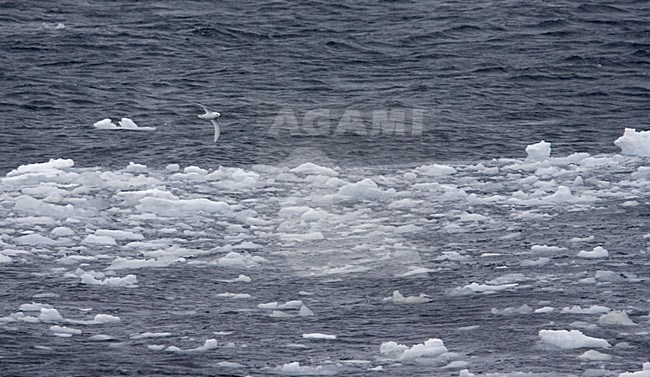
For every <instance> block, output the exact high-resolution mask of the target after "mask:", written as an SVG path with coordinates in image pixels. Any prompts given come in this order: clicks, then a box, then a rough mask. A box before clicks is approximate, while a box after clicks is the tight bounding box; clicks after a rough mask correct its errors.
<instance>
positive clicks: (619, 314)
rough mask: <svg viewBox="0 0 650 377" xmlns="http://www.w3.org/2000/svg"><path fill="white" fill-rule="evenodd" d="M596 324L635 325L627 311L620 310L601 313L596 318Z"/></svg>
mask: <svg viewBox="0 0 650 377" xmlns="http://www.w3.org/2000/svg"><path fill="white" fill-rule="evenodd" d="M598 324H599V325H601V326H635V325H636V323H634V322H633V321H632V320H631V319H630V317H628V316H627V313H626V312H624V311H622V310H615V311H612V312H609V313H607V314H603V315H601V316H600V318H598Z"/></svg>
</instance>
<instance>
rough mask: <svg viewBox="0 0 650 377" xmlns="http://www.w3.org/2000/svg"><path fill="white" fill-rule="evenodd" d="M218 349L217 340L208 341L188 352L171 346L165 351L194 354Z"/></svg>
mask: <svg viewBox="0 0 650 377" xmlns="http://www.w3.org/2000/svg"><path fill="white" fill-rule="evenodd" d="M217 347H218V344H217V340H216V339H207V340H206V341H205V342H204V343H203V345H202V346H198V347H196V348H191V349H187V350H183V349H180V348H178V347H176V346H170V347H167V348H166V349H165V351H169V352H178V353H194V352H205V351H209V350H213V349H216V348H217Z"/></svg>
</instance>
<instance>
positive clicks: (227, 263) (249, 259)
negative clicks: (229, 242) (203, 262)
mask: <svg viewBox="0 0 650 377" xmlns="http://www.w3.org/2000/svg"><path fill="white" fill-rule="evenodd" d="M264 262H267V260H266V259H265V258H263V257H260V256H258V255H250V254H248V253H242V254H240V253H237V252H234V251H231V252H229V253H228V254H226V255H225V256H224V257H221V258H219V260H217V262H216V264H218V265H219V266H223V267H236V268H255V267H259V266H260V265H261V264H262V263H264Z"/></svg>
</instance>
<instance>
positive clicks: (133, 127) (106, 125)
mask: <svg viewBox="0 0 650 377" xmlns="http://www.w3.org/2000/svg"><path fill="white" fill-rule="evenodd" d="M93 127H95V128H97V129H100V130H130V131H155V130H156V127H140V126H138V125H137V124H135V122H133V121H132V120H131V119H129V118H122V119H121V120H120V122H119V126H118V125H116V124H115V123H113V122H112V121H111V120H110V119H109V118H106V119H102V120H100V121H98V122H95V124H93Z"/></svg>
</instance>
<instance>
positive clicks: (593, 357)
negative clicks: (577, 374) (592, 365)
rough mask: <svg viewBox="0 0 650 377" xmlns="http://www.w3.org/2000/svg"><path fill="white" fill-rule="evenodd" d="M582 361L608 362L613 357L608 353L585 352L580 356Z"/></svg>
mask: <svg viewBox="0 0 650 377" xmlns="http://www.w3.org/2000/svg"><path fill="white" fill-rule="evenodd" d="M578 359H580V360H582V361H607V360H611V359H612V356H611V355H608V354H606V353H602V352H598V351H596V350H588V351H585V352H584V353H583V354H582V355H580V356H578Z"/></svg>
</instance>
